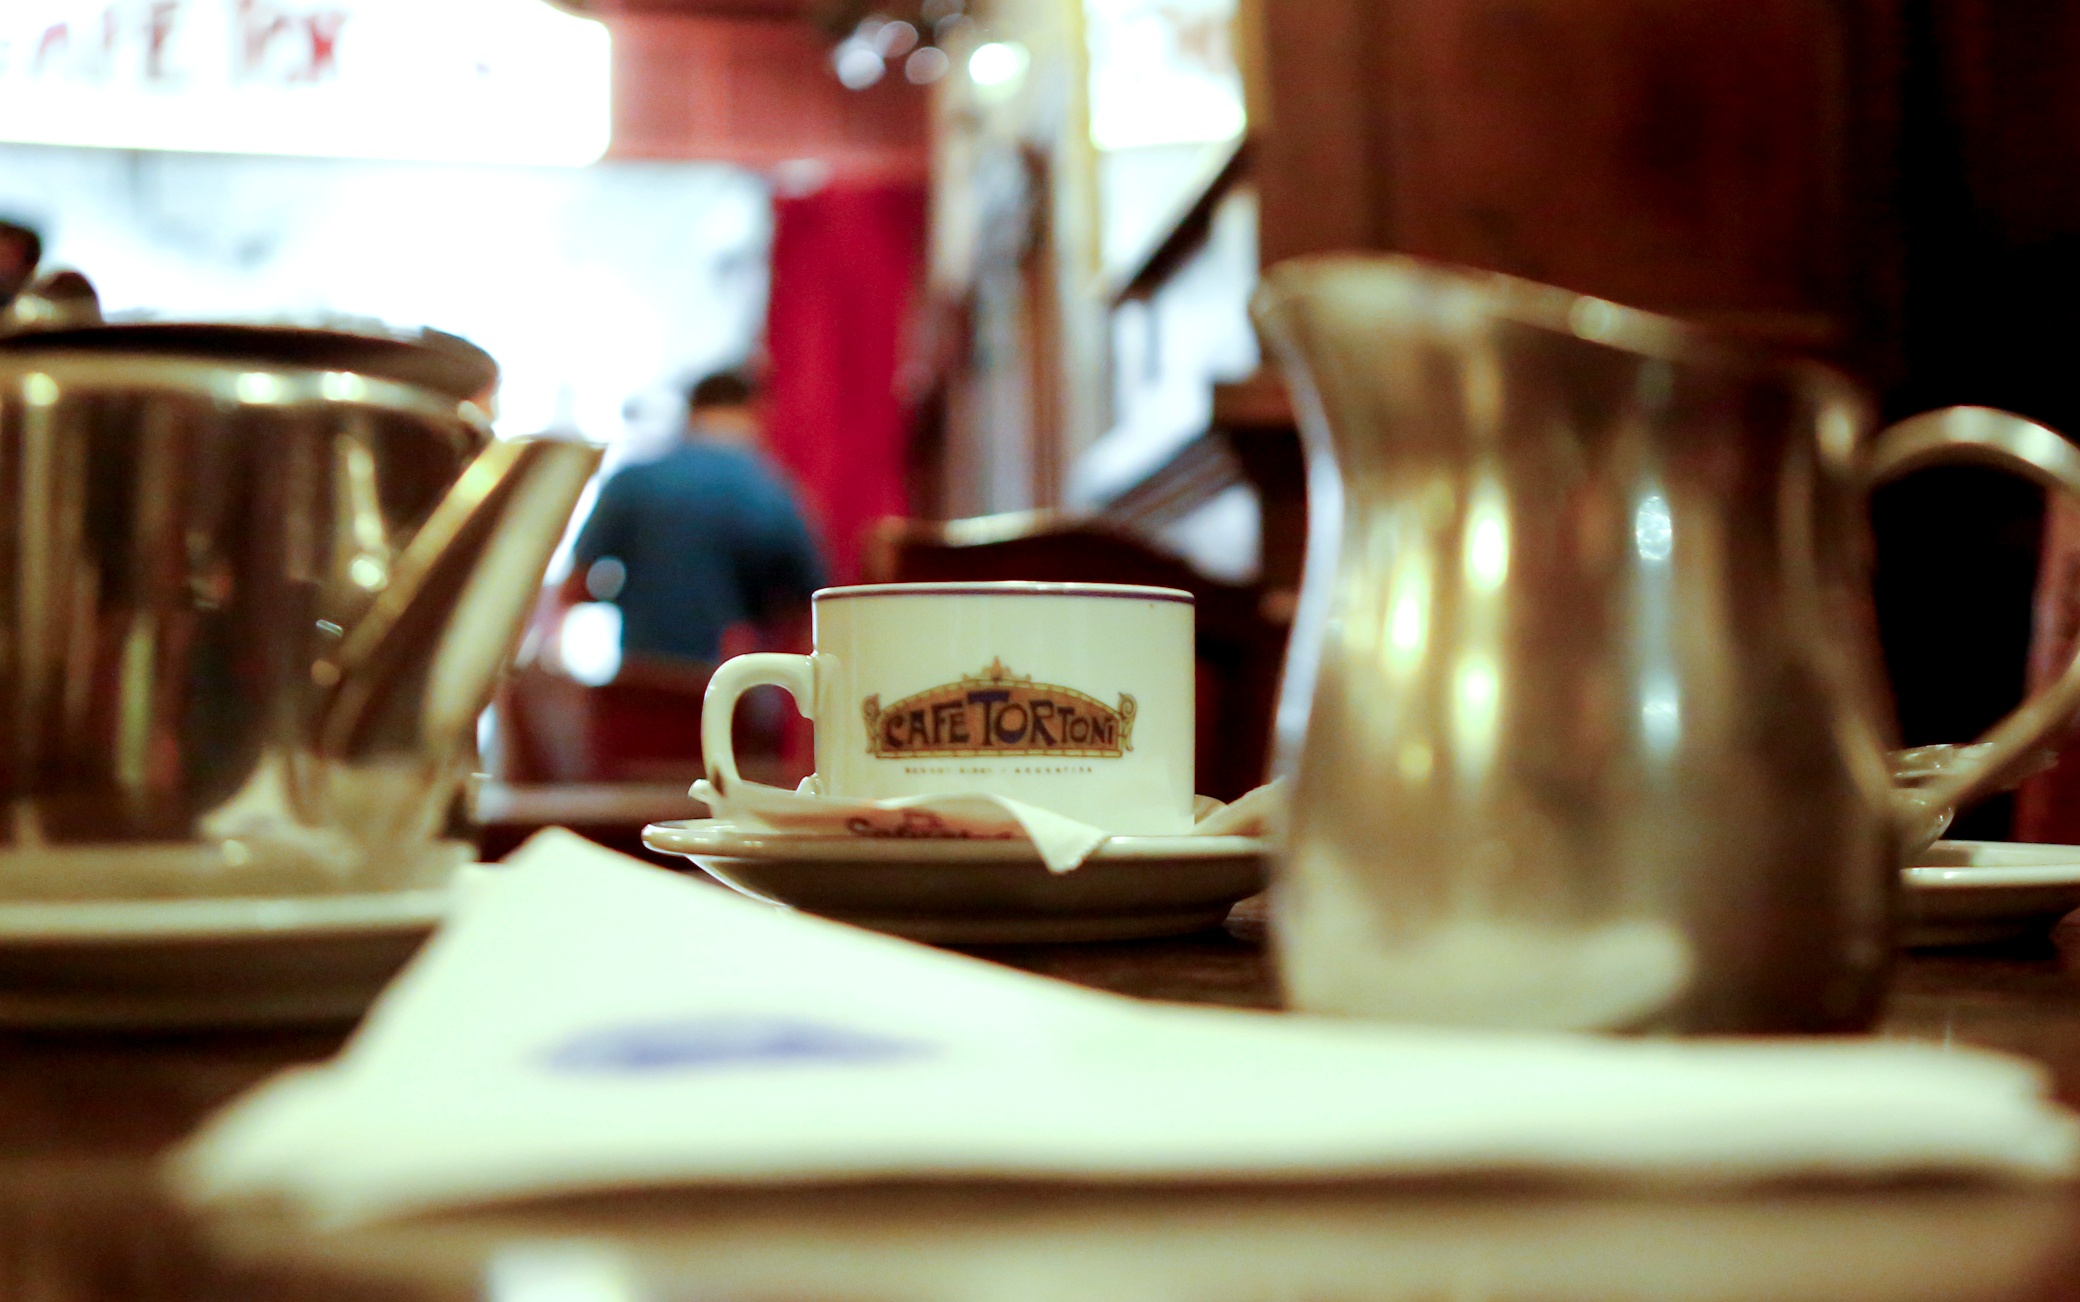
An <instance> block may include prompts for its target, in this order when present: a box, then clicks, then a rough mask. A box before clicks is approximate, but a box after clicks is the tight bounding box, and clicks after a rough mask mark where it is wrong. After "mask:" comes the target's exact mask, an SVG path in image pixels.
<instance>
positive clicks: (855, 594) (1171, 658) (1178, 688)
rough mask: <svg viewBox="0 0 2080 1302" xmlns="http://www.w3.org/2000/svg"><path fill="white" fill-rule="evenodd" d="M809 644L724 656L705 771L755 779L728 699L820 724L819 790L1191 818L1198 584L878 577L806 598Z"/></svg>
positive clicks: (704, 714)
mask: <svg viewBox="0 0 2080 1302" xmlns="http://www.w3.org/2000/svg"><path fill="white" fill-rule="evenodd" d="M814 610H815V648H816V649H815V653H814V654H812V655H807V656H796V655H770V654H762V655H747V656H738V657H736V658H735V659H733V660H728V661H725V662H724V663H723V664H722V666H721V667H720V668H718V669H717V670H716V671H715V676H714V677H713V678H712V679H710V680H709V683H708V691H707V696H706V698H705V700H704V701H703V704H702V708H701V748H702V751H703V753H704V754H705V756H706V762H707V771H708V782H709V784H710V785H711V786H713V787H714V788H715V791H716V793H717V794H718V795H719V796H721V797H723V798H724V799H725V800H726V799H728V797H729V795H730V793H731V792H733V791H736V790H738V789H739V788H740V787H742V786H744V785H747V784H746V783H745V782H744V780H743V779H742V778H740V777H739V776H738V774H737V761H736V755H735V754H734V752H733V751H732V750H731V747H730V719H731V715H732V713H733V712H734V710H735V707H736V703H737V698H738V697H739V696H741V695H742V694H743V693H744V692H745V691H746V690H747V689H749V688H751V687H755V686H758V685H760V684H764V683H772V684H776V685H778V686H780V687H784V688H786V689H787V691H788V692H789V693H790V694H792V695H793V697H794V699H795V703H796V706H797V707H798V708H799V709H800V710H801V711H802V713H803V714H804V715H806V716H808V717H809V718H810V719H813V720H814V721H815V725H816V776H815V778H814V779H812V789H813V790H815V791H817V792H818V793H820V794H822V795H826V796H839V797H852V798H858V799H869V800H882V799H890V798H897V797H904V796H924V795H938V794H948V793H955V792H960V793H968V792H983V793H987V794H991V795H998V796H1004V797H1007V798H1009V799H1012V800H1018V801H1023V802H1025V803H1027V804H1031V805H1037V806H1039V807H1040V808H1043V809H1048V810H1052V811H1054V812H1056V813H1060V814H1065V815H1067V816H1069V817H1071V818H1075V819H1078V820H1080V821H1082V822H1085V823H1089V824H1091V825H1092V826H1095V827H1100V828H1103V829H1105V830H1106V831H1108V832H1116V833H1124V834H1140V835H1172V834H1176V833H1180V832H1183V831H1186V830H1187V829H1189V828H1190V826H1191V822H1192V794H1193V792H1192V757H1193V735H1194V733H1193V729H1194V720H1193V704H1194V699H1195V693H1194V676H1193V671H1194V659H1193V650H1192V638H1193V625H1192V616H1193V611H1192V596H1191V594H1190V593H1188V592H1180V591H1178V590H1176V589H1174V588H1144V587H1127V586H1123V585H1115V584H1100V583H882V584H869V585H864V586H859V587H849V588H825V589H824V590H822V591H821V592H818V593H817V594H816V595H815V598H814Z"/></svg>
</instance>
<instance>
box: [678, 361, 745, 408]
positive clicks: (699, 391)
mask: <svg viewBox="0 0 2080 1302" xmlns="http://www.w3.org/2000/svg"><path fill="white" fill-rule="evenodd" d="M757 394H758V388H757V386H756V385H754V384H752V383H751V377H750V376H748V375H746V374H744V373H743V372H742V371H717V372H716V373H715V374H713V375H710V376H708V377H706V378H705V379H703V380H701V381H700V383H698V384H696V385H694V386H693V387H692V388H691V389H688V390H687V391H686V409H687V410H688V411H695V412H698V411H706V410H708V409H709V408H711V407H741V406H744V405H745V404H746V403H748V402H750V401H751V400H752V398H754V397H756V396H757Z"/></svg>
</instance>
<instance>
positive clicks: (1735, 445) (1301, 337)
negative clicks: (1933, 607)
mask: <svg viewBox="0 0 2080 1302" xmlns="http://www.w3.org/2000/svg"><path fill="white" fill-rule="evenodd" d="M1253 311H1254V314H1255V316H1256V320H1257V322H1258V325H1259V328H1260V329H1261V331H1262V332H1263V334H1264V336H1265V337H1266V339H1267V341H1268V343H1269V344H1270V345H1271V347H1272V349H1273V350H1274V351H1275V353H1276V355H1277V357H1278V359H1279V361H1280V362H1281V363H1282V364H1283V367H1284V369H1285V372H1286V375H1287V377H1288V379H1289V381H1290V382H1291V388H1292V391H1293V395H1294V401H1295V403H1296V406H1297V408H1298V411H1299V416H1300V423H1301V427H1302V432H1303V437H1304V439H1305V443H1306V451H1307V458H1308V468H1309V469H1308V495H1309V500H1308V508H1309V512H1310V516H1311V520H1310V535H1309V543H1308V547H1309V551H1308V557H1307V567H1306V575H1305V581H1304V584H1303V590H1302V595H1301V601H1300V609H1299V612H1298V615H1297V617H1296V620H1295V629H1294V634H1293V644H1292V649H1291V650H1290V652H1289V658H1288V662H1287V669H1286V679H1285V683H1284V687H1283V694H1282V697H1281V702H1280V710H1279V721H1280V722H1279V730H1280V736H1279V739H1278V759H1277V760H1276V767H1277V768H1278V770H1279V771H1280V772H1282V773H1285V774H1287V775H1289V776H1290V778H1291V780H1292V783H1293V791H1292V804H1291V809H1290V823H1289V827H1288V829H1287V836H1286V838H1285V844H1284V847H1283V850H1282V861H1281V871H1280V873H1279V875H1278V877H1277V879H1276V888H1275V894H1274V897H1273V898H1274V905H1273V913H1272V917H1273V924H1272V925H1273V936H1274V940H1275V943H1276V947H1277V953H1278V962H1279V968H1280V972H1281V974H1282V978H1283V980H1284V982H1285V985H1286V990H1287V995H1288V997H1289V999H1290V1000H1291V1001H1292V1003H1293V1004H1294V1005H1295V1006H1297V1007H1299V1008H1303V1009H1311V1010H1318V1011H1326V1012H1337V1013H1348V1014H1359V1015H1367V1016H1376V1017H1386V1018H1396V1019H1406V1020H1411V1021H1422V1022H1436V1023H1457V1024H1470V1025H1483V1026H1516V1027H1539V1028H1637V1029H1650V1030H1668V1031H1684V1032H1689V1031H1696V1032H1710V1031H1777V1030H1818V1029H1829V1028H1849V1027H1856V1026H1860V1025H1864V1024H1866V1023H1868V1022H1869V1021H1870V1020H1871V1019H1872V1018H1873V1017H1874V1016H1875V1014H1876V1012H1877V1010H1878V1008H1879V1005H1880V1002H1881V998H1882V994H1883V990H1884V985H1885V979H1886V973H1887V968H1888V960H1889V957H1890V954H1891V950H1892V946H1893V942H1894V926H1893V912H1894V905H1895V895H1896V892H1897V884H1898V874H1899V869H1900V867H1901V865H1902V862H1903V859H1904V856H1906V855H1908V854H1910V853H1912V852H1913V851H1915V850H1917V849H1918V848H1920V847H1922V846H1925V845H1926V844H1927V843H1929V842H1930V841H1932V840H1934V838H1935V837H1936V836H1937V835H1938V834H1939V833H1940V831H1941V828H1942V827H1943V825H1944V824H1945V823H1946V822H1947V819H1948V817H1949V811H1951V810H1953V809H1955V808H1957V807H1958V806H1960V805H1962V804H1964V803H1967V802H1969V801H1971V800H1973V799H1976V798H1977V797H1979V796H1980V795H1982V794H1984V793H1985V792H1987V791H1989V790H1991V789H1993V788H1995V787H1996V786H1998V785H1999V784H2000V783H2002V782H2003V781H2005V780H2007V779H2008V778H2010V777H2011V776H2012V775H2013V773H2014V772H2015V771H2016V769H2017V766H2018V765H2022V764H2026V763H2027V762H2029V759H2030V756H2031V754H2032V752H2033V751H2034V750H2035V748H2036V747H2037V745H2038V744H2039V743H2040V742H2041V741H2042V740H2043V739H2044V738H2046V737H2048V736H2051V735H2052V734H2054V733H2056V732H2057V731H2058V730H2060V729H2062V728H2063V727H2065V726H2066V724H2067V723H2068V721H2069V720H2070V718H2071V717H2072V715H2073V713H2074V710H2075V707H2076V705H2080V672H2076V671H2075V670H2074V669H2068V671H2067V673H2066V674H2065V676H2064V678H2063V679H2062V680H2060V681H2059V682H2058V683H2057V684H2055V685H2054V686H2053V687H2052V688H2051V689H2050V690H2048V691H2047V692H2045V693H2043V694H2041V695H2040V696H2039V697H2037V698H2036V699H2034V700H2032V701H2030V702H2028V703H2027V704H2025V705H2024V706H2023V707H2022V708H2021V709H2020V710H2018V711H2017V712H2016V713H2015V714H2014V715H2012V716H2010V717H2009V718H2008V719H2007V720H2005V721H2004V722H2003V723H2001V724H2000V725H1999V726H1998V727H1997V728H1996V729H1995V730H1994V731H1993V732H1992V733H1991V734H1989V736H1988V738H1987V739H1986V744H1983V745H1981V746H1978V747H1975V748H1972V749H1971V750H1969V751H1967V752H1964V753H1963V755H1962V757H1961V758H1960V759H1958V760H1957V762H1953V763H1950V764H1947V765H1944V766H1941V767H1940V771H1937V772H1935V773H1933V775H1932V776H1931V778H1930V780H1929V781H1927V782H1926V783H1925V784H1923V785H1920V786H1911V787H1910V786H1905V785H1896V784H1895V782H1894V779H1893V773H1892V771H1891V766H1890V765H1889V764H1888V758H1887V751H1886V747H1887V745H1888V741H1889V734H1890V731H1891V727H1892V725H1891V711H1890V699H1889V691H1888V688H1887V685H1886V683H1885V681H1884V675H1883V670H1882V666H1881V663H1880V659H1879V652H1878V644H1877V638H1876V631H1875V620H1874V618H1873V615H1872V611H1871V603H1870V597H1869V592H1868V582H1867V579H1868V576H1867V569H1868V565H1869V555H1870V546H1869V539H1868V532H1869V531H1868V521H1867V515H1866V503H1865V499H1866V497H1867V495H1868V492H1869V489H1870V487H1871V485H1872V484H1874V483H1876V482H1878V481H1881V480H1883V479H1885V478H1887V477H1890V476H1894V475H1898V474H1902V473H1904V472H1906V471H1908V470H1911V469H1914V468H1917V467H1919V466H1922V465H1925V464H1928V463H1931V462H1935V461H1979V462H1990V463H1993V464H1998V465H2004V466H2008V467H2010V468H2012V469H2015V470H2017V471H2020V472H2022V473H2024V474H2026V475H2030V476H2032V477H2034V478H2036V479H2037V480H2039V481H2041V482H2043V483H2045V484H2047V485H2051V486H2055V487H2059V488H2063V489H2065V490H2067V491H2074V492H2080V455H2076V454H2075V451H2074V449H2073V448H2072V447H2071V446H2070V445H2068V444H2067V443H2066V442H2065V441H2064V440H2063V439H2061V438H2060V437H2058V435H2056V434H2054V433H2053V432H2051V431H2049V430H2046V429H2044V428H2042V427H2040V426H2036V425H2032V424H2030V423H2029V422H2027V421H2024V420H2022V419H2021V418H2019V417H2014V416H2009V415H2006V414H2004V413H1999V412H1992V411H1987V410H1984V409H1977V408H1963V409H1952V410H1950V411H1946V412H1939V413H1932V414H1930V415H1927V416H1922V417H1917V418H1915V419H1913V420H1910V421H1907V422H1904V423H1903V424H1901V425H1899V426H1896V427H1894V428H1892V429H1890V430H1888V431H1886V432H1885V433H1884V434H1882V435H1880V436H1878V437H1876V438H1873V437H1872V425H1873V422H1872V415H1871V407H1870V405H1869V403H1868V402H1867V401H1866V399H1865V398H1864V396H1863V395H1862V394H1861V393H1860V392H1859V391H1858V390H1857V388H1856V387H1855V386H1854V385H1853V384H1851V383H1850V382H1849V381H1848V380H1846V379H1845V378H1844V377H1842V376H1841V375H1839V374H1837V373H1836V372H1834V371H1832V370H1829V369H1827V368H1825V367H1823V366H1820V365H1818V364H1815V363H1811V362H1804V361H1796V360H1788V359H1784V358H1779V357H1776V356H1773V355H1769V354H1766V353H1763V352H1760V351H1757V350H1751V349H1749V348H1746V347H1744V346H1741V345H1737V344H1735V343H1732V342H1729V341H1726V340H1723V339H1720V338H1717V337H1715V336H1713V335H1712V334H1710V333H1708V332H1705V331H1702V330H1699V329H1697V328H1695V327H1692V326H1689V325H1686V324H1683V323H1681V322H1678V321H1675V320H1672V319H1668V318H1664V317H1659V316H1654V315H1650V314H1648V313H1644V312H1639V311H1634V310H1631V309H1627V308H1623V307H1619V306H1616V305H1614V304H1611V303H1608V302H1604V301H1602V300H1599V299H1594V298H1586V297H1582V296H1580V295H1577V294H1573V293H1570V292H1568V291H1565V290H1560V289H1555V288H1552V287H1549V286H1543V285H1536V284H1531V283H1528V282H1525V281H1520V280H1516V279H1512V278H1510V277H1506V276H1501V275H1494V274H1488V273H1482V272H1474V271H1467V270H1461V269H1456V268H1449V267H1444V266H1439V265H1434V264H1427V263H1424V262H1421V261H1417V260H1413V259H1409V258H1401V257H1386V256H1360V255H1352V256H1331V257H1321V258H1308V259H1301V260H1297V261H1293V262H1288V263H1285V264H1282V265H1280V266H1277V267H1274V268H1272V269H1271V270H1270V271H1269V272H1268V273H1267V274H1266V276H1265V278H1264V283H1263V285H1262V287H1261V288H1260V290H1259V292H1258V295H1257V298H1256V300H1255V302H1254V304H1253Z"/></svg>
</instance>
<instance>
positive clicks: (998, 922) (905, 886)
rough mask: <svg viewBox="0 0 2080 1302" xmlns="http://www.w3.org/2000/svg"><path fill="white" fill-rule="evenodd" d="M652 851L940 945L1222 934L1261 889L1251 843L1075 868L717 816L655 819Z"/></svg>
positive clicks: (1177, 841)
mask: <svg viewBox="0 0 2080 1302" xmlns="http://www.w3.org/2000/svg"><path fill="white" fill-rule="evenodd" d="M643 843H644V844H645V845H647V846H649V847H650V848H651V849H653V850H658V851H662V852H664V853H667V854H683V855H685V856H686V857H687V858H689V859H691V860H693V861H694V862H695V863H696V864H698V865H700V867H701V868H702V869H703V870H704V871H706V872H707V873H708V875H709V876H711V877H714V878H715V879H716V880H718V881H720V882H722V883H723V884H724V885H725V886H728V887H730V888H731V889H733V890H735V891H738V892H739V893H741V894H744V895H749V896H751V897H752V898H754V899H759V900H764V901H766V902H767V903H770V904H779V905H785V906H787V907H789V908H794V909H799V910H800V911H802V912H804V913H813V914H817V915H818V916H821V917H826V918H832V919H835V920H837V921H840V922H847V923H851V924H852V925H854V926H859V927H867V928H870V929H872V930H875V931H882V932H887V933H889V934H891V935H896V936H902V937H904V938H906V939H909V940H919V941H924V942H927V943H929V944H938V945H996V944H1034V943H1061V942H1087V941H1108V940H1145V939H1149V938H1151V937H1157V936H1181V935H1186V934H1189V933H1192V932H1197V931H1204V930H1206V929H1207V928H1210V927H1218V926H1219V925H1220V924H1221V921H1222V919H1224V918H1226V917H1227V915H1228V910H1229V908H1230V907H1232V906H1233V905H1234V904H1235V902H1236V901H1238V900H1241V899H1244V898H1246V897H1248V896H1251V895H1254V894H1256V893H1257V892H1258V891H1261V890H1263V889H1264V883H1265V872H1266V862H1267V860H1266V852H1267V850H1268V848H1269V847H1268V846H1267V845H1266V843H1265V842H1264V841H1263V840H1262V839H1261V838H1258V837H1251V836H1203V835H1202V836H1115V837H1112V838H1111V839H1109V840H1107V841H1106V842H1105V843H1104V844H1103V845H1101V846H1099V847H1098V849H1097V851H1096V852H1095V853H1093V854H1092V855H1091V857H1090V858H1089V859H1087V860H1085V861H1084V862H1083V863H1082V864H1081V865H1080V866H1078V867H1077V868H1076V870H1075V871H1073V872H1066V873H1055V872H1049V871H1048V870H1047V866H1046V865H1045V864H1044V863H1042V862H1041V861H1040V854H1039V851H1037V850H1036V849H1035V848H1034V846H1033V843H1032V842H1031V841H1027V840H1024V839H1022V838H1017V837H1007V838H1004V839H1001V840H987V839H944V840H908V839H901V838H861V837H847V836H814V835H800V834H789V833H783V832H749V831H745V830H743V829H741V828H737V827H733V826H731V825H730V824H729V823H727V822H725V821H723V820H720V819H696V820H692V821H688V822H678V823H653V824H651V825H650V826H649V827H646V828H644V829H643Z"/></svg>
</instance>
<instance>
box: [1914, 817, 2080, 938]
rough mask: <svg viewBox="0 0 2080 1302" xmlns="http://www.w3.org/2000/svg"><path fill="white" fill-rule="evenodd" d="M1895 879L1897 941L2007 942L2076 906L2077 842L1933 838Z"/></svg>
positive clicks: (2079, 881)
mask: <svg viewBox="0 0 2080 1302" xmlns="http://www.w3.org/2000/svg"><path fill="white" fill-rule="evenodd" d="M1900 879H1901V882H1902V884H1903V886H1904V887H1905V889H1904V891H1903V892H1902V895H1903V905H1902V910H1901V925H1902V937H1903V940H1902V943H1904V944H1906V945H1910V946H1935V945H1979V944H1987V943H1990V942H1993V941H2000V940H2010V939H2013V938H2015V937H2018V936H2023V935H2028V934H2030V933H2032V932H2041V931H2048V930H2049V929H2050V928H2051V927H2053V926H2055V925H2056V924H2057V923H2058V920H2059V919H2060V918H2062V917H2064V916H2065V915H2066V914H2068V913H2070V912H2072V911H2073V910H2074V909H2080V846H2074V845H2046V844H2039V843H2035V842H2026V841H1938V842H1936V843H1935V844H1934V845H1932V846H1930V847H1929V848H1928V849H1927V850H1925V851H1923V852H1922V855H1921V862H1920V863H1917V864H1915V865H1914V866H1913V867H1911V868H1908V869H1905V870H1904V871H1903V872H1902V873H1901V874H1900Z"/></svg>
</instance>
